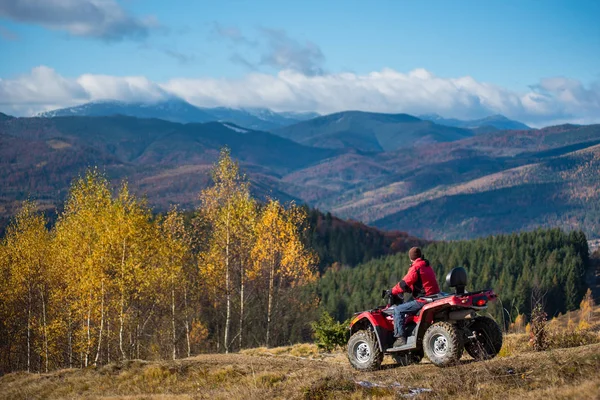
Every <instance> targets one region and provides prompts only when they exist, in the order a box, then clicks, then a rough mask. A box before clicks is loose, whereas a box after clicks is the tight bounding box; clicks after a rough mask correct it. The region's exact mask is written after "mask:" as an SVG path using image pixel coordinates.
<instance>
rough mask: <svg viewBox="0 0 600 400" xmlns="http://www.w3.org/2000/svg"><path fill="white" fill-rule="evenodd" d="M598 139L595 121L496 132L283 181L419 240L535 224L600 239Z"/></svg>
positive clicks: (332, 163) (364, 157) (343, 159)
mask: <svg viewBox="0 0 600 400" xmlns="http://www.w3.org/2000/svg"><path fill="white" fill-rule="evenodd" d="M598 144H600V126H599V125H590V126H583V127H579V126H571V125H565V126H558V127H550V128H545V129H541V130H530V131H509V132H499V133H495V134H488V135H484V136H476V137H473V138H468V139H464V140H461V141H456V142H451V143H438V144H431V145H428V146H423V147H419V148H416V149H414V150H408V151H398V152H388V153H383V154H380V155H377V156H373V155H369V154H355V155H350V154H345V155H341V156H339V157H337V158H335V159H330V160H328V162H327V164H323V163H320V164H315V165H313V166H310V167H308V168H306V169H302V170H298V171H295V172H293V173H291V174H290V175H289V176H288V177H286V178H284V179H286V180H287V179H289V180H290V181H293V182H295V183H296V184H298V185H299V184H303V185H304V186H305V187H308V188H309V190H306V189H305V190H304V194H305V196H310V198H309V199H308V200H309V201H313V202H314V203H315V205H316V206H318V207H319V208H321V209H325V210H331V212H333V213H334V214H336V215H340V216H343V217H353V218H356V219H359V220H362V221H365V222H367V223H375V224H376V226H379V227H381V228H386V229H392V228H397V227H402V229H403V230H407V231H409V232H411V233H413V234H416V235H417V236H420V237H425V238H436V239H443V238H446V239H458V238H469V237H475V236H481V235H486V234H494V233H501V232H512V231H515V230H520V229H530V228H532V227H536V226H561V227H565V228H574V227H575V228H583V229H584V230H585V231H586V232H587V233H588V235H590V236H591V237H597V236H598V235H600V219H599V218H598V215H599V213H598V211H597V209H598V207H597V206H596V205H597V204H598V200H600V192H598V188H599V187H600V181H599V179H598V176H600V165H599V163H598V151H599V150H598V146H597V145H598ZM340 188H345V190H343V191H342V190H340ZM290 193H297V192H295V191H294V190H290Z"/></svg>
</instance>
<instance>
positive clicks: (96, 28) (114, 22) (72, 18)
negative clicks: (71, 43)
mask: <svg viewBox="0 0 600 400" xmlns="http://www.w3.org/2000/svg"><path fill="white" fill-rule="evenodd" d="M0 16H3V17H6V18H10V19H12V20H14V21H19V22H24V23H32V24H39V25H42V26H44V27H46V28H49V29H55V30H61V31H66V32H68V33H70V34H71V35H74V36H84V37H91V38H96V39H103V40H107V41H117V40H122V39H125V38H132V39H139V38H144V37H146V36H148V33H149V31H150V30H152V29H155V28H158V27H159V26H160V25H159V23H158V21H157V20H156V18H154V17H151V16H148V17H144V18H137V17H135V16H133V15H131V14H129V13H128V12H127V11H126V10H125V9H123V8H122V7H121V6H120V5H119V4H118V3H117V2H116V1H115V0H1V1H0Z"/></svg>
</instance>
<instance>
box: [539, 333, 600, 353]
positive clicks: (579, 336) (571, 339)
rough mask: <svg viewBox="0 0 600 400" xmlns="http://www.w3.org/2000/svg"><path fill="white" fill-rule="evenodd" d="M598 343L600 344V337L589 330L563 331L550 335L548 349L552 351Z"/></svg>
mask: <svg viewBox="0 0 600 400" xmlns="http://www.w3.org/2000/svg"><path fill="white" fill-rule="evenodd" d="M598 342H600V337H598V335H596V334H595V333H593V332H590V331H589V330H576V331H569V330H566V331H565V330H561V331H556V332H551V333H550V335H548V347H549V348H551V349H564V348H568V347H578V346H585V345H588V344H594V343H598Z"/></svg>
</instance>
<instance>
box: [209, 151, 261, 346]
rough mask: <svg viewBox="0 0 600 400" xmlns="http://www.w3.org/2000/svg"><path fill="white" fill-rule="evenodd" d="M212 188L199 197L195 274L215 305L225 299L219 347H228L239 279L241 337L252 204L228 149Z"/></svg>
mask: <svg viewBox="0 0 600 400" xmlns="http://www.w3.org/2000/svg"><path fill="white" fill-rule="evenodd" d="M212 180H213V185H212V186H210V187H208V188H206V189H205V190H203V191H202V193H201V194H200V200H201V203H202V205H201V209H200V210H199V213H201V214H202V217H203V218H204V220H205V221H206V222H207V223H208V225H209V229H208V232H209V234H208V236H209V237H208V241H207V246H206V249H205V250H203V251H202V252H201V253H200V255H199V271H200V274H201V276H202V279H203V281H204V282H205V285H206V287H207V289H209V290H211V291H212V296H213V298H214V299H215V304H218V299H219V298H221V293H223V294H224V298H225V327H224V333H223V346H224V349H225V352H226V353H227V352H229V350H230V346H231V342H232V339H231V324H232V296H233V294H234V279H236V277H239V278H240V280H239V282H240V287H239V290H240V293H241V304H240V307H241V312H240V331H239V337H240V338H241V336H242V333H241V332H242V331H241V329H242V324H241V323H242V321H243V304H244V301H243V300H244V297H243V296H244V291H243V288H244V281H245V275H246V270H247V268H246V266H247V264H248V263H249V256H248V255H249V253H250V249H251V247H252V244H253V239H252V238H253V226H254V219H255V217H254V216H255V208H256V205H255V202H254V200H253V199H252V197H251V196H250V187H249V183H248V181H247V180H246V178H245V176H242V175H241V174H240V170H239V165H238V164H237V163H236V162H234V161H233V160H232V159H231V156H230V152H229V149H227V148H225V149H223V150H222V151H221V154H220V157H219V160H218V162H217V163H216V165H215V166H214V168H213V170H212Z"/></svg>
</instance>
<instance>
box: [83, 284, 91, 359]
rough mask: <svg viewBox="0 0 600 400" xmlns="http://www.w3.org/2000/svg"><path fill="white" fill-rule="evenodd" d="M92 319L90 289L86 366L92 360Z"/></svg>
mask: <svg viewBox="0 0 600 400" xmlns="http://www.w3.org/2000/svg"><path fill="white" fill-rule="evenodd" d="M91 319H92V291H91V290H90V303H89V305H88V315H87V347H86V348H85V366H86V367H87V366H88V365H89V361H90V347H91V346H92V334H91V332H90V322H91V321H90V320H91Z"/></svg>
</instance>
